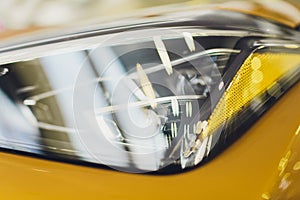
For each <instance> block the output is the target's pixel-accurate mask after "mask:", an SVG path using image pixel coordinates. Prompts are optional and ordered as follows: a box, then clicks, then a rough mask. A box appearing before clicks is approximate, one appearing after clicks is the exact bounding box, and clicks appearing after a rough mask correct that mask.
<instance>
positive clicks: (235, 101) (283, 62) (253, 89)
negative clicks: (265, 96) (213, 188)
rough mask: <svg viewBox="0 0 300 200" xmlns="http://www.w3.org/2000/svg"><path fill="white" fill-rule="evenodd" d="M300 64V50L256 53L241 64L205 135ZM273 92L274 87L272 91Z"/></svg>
mask: <svg viewBox="0 0 300 200" xmlns="http://www.w3.org/2000/svg"><path fill="white" fill-rule="evenodd" d="M299 67H300V54H283V53H253V54H251V55H250V56H249V57H248V58H247V59H246V61H245V62H244V64H243V65H242V66H241V68H240V69H239V71H238V72H237V74H236V75H235V76H234V78H233V80H232V82H231V84H230V85H229V87H228V88H227V89H226V91H225V93H224V95H223V96H222V97H221V99H220V101H219V103H218V104H217V106H216V108H215V109H214V111H213V113H212V115H211V116H210V118H209V120H208V127H207V129H206V130H205V131H204V132H203V134H202V137H203V138H205V137H207V136H208V135H211V134H213V133H214V131H215V130H216V129H218V128H219V127H220V126H221V125H222V124H223V123H225V122H226V121H227V120H229V119H230V118H231V117H233V116H234V115H235V114H236V113H238V112H239V111H241V110H242V109H243V107H245V106H247V105H248V104H249V103H250V101H252V100H253V99H255V97H257V96H259V95H260V94H262V93H264V92H267V91H268V90H271V88H273V89H274V87H276V84H278V83H277V81H278V80H280V78H281V77H283V76H284V75H286V74H287V73H289V72H291V71H293V70H295V69H297V68H299ZM270 93H271V91H270Z"/></svg>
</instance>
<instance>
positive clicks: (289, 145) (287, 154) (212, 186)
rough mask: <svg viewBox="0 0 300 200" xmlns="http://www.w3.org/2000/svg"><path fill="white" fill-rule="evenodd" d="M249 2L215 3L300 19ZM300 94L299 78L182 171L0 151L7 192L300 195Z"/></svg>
mask: <svg viewBox="0 0 300 200" xmlns="http://www.w3.org/2000/svg"><path fill="white" fill-rule="evenodd" d="M246 4H247V6H248V7H247V6H246V7H243V6H233V5H231V4H224V5H223V4H222V5H220V6H217V7H216V8H215V9H221V10H222V9H226V10H234V11H238V12H244V13H247V14H251V15H257V16H260V17H265V18H267V19H270V20H273V21H276V23H282V24H284V25H286V26H289V27H291V28H296V27H297V26H298V27H299V25H300V17H299V16H300V11H299V10H298V11H299V13H298V17H295V18H292V17H291V16H290V15H289V13H288V11H286V10H282V11H279V10H278V9H275V10H274V9H272V8H271V6H270V7H269V8H268V6H266V5H265V4H264V5H263V4H259V3H256V4H252V6H250V3H249V5H248V3H245V5H246ZM203 9H205V8H203ZM299 100H300V83H299V82H298V83H296V84H295V85H294V86H293V87H292V88H291V89H290V90H289V91H288V92H287V93H286V94H285V95H284V96H283V97H282V98H280V99H279V100H278V102H276V103H275V105H274V106H272V108H271V109H270V110H268V111H267V112H266V113H265V114H264V115H263V116H262V117H261V118H260V119H259V120H258V121H257V122H256V123H254V125H252V126H251V128H250V129H249V130H248V131H247V132H246V133H245V134H243V136H242V137H241V138H239V139H238V140H237V141H236V142H234V143H233V144H232V145H231V146H230V147H228V148H227V149H226V150H224V152H222V153H221V154H220V155H218V156H216V157H215V158H214V159H212V160H211V161H209V162H208V163H206V164H204V165H202V166H200V167H196V168H195V169H192V170H190V171H187V172H184V173H179V174H172V175H152V174H130V173H125V172H118V171H114V170H109V169H101V168H97V167H89V166H82V165H77V164H71V163H63V162H57V161H51V160H47V159H41V158H34V157H29V156H26V155H18V154H14V153H11V152H1V153H0V180H1V181H0V198H1V199H24V200H25V199H114V200H115V199H122V200H125V199H128V200H133V199H145V200H146V199H245V200H247V199H249V200H250V199H251V200H252V199H300V189H299V188H300V139H299V137H300V104H299Z"/></svg>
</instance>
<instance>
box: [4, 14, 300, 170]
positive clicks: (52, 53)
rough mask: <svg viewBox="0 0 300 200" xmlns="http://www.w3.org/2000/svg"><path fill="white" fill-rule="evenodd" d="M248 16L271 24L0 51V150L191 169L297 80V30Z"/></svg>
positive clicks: (146, 32) (140, 33)
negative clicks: (262, 26)
mask: <svg viewBox="0 0 300 200" xmlns="http://www.w3.org/2000/svg"><path fill="white" fill-rule="evenodd" d="M251 20H254V19H252V18H251ZM254 22H255V23H257V24H259V25H260V26H261V25H262V24H264V25H266V26H268V27H270V28H271V30H274V31H270V30H269V31H268V33H266V32H263V31H259V30H252V31H245V30H242V29H241V30H238V29H236V28H226V29H225V28H224V30H221V29H220V28H203V27H198V26H197V25H191V26H182V25H180V26H178V27H174V26H172V27H171V26H169V25H168V26H169V27H168V26H167V28H149V29H141V30H130V31H128V32H125V33H122V34H120V33H119V34H111V35H105V34H104V35H101V34H99V36H93V37H86V36H82V37H78V39H75V40H70V41H67V42H65V41H63V40H61V39H60V38H58V39H57V40H58V41H56V42H55V41H48V42H46V44H38V45H35V44H33V45H32V46H33V47H30V48H29V47H26V45H25V46H24V47H22V46H21V47H15V48H14V49H2V59H1V60H2V61H1V63H2V65H1V67H0V74H1V75H2V76H1V77H0V88H1V91H0V99H1V102H2V103H1V107H0V110H1V113H2V115H1V116H0V137H1V138H0V139H1V140H0V141H1V143H0V144H1V147H2V148H4V149H12V150H16V151H18V152H28V153H30V155H42V156H45V157H47V158H55V159H63V160H65V161H72V162H73V161H75V162H77V161H79V162H88V163H94V164H100V165H108V166H110V167H112V168H115V169H118V170H125V171H129V172H145V171H158V172H160V171H164V169H166V168H168V170H167V171H168V172H174V170H175V171H176V170H181V169H185V168H190V167H194V166H197V165H198V164H199V163H200V162H201V161H204V160H209V159H210V158H212V157H213V156H215V155H217V154H219V153H220V151H221V150H223V149H224V148H225V147H226V146H228V145H229V144H230V143H231V142H232V141H234V140H235V139H236V138H238V137H239V136H240V135H241V134H242V133H244V132H245V130H247V128H249V127H250V126H251V125H252V124H253V123H254V122H255V121H256V120H257V119H258V118H259V117H260V116H261V115H262V114H263V113H264V112H265V111H266V110H267V109H268V108H269V107H270V106H271V105H272V104H273V103H274V102H275V101H276V100H277V99H278V98H279V97H280V96H281V95H282V94H284V93H285V92H286V91H287V90H288V89H289V88H290V87H291V86H292V85H293V84H294V83H296V82H297V81H298V80H299V78H300V54H299V53H300V48H299V47H300V46H299V44H300V43H299V41H297V39H296V38H299V34H298V33H296V32H293V31H292V30H289V29H286V30H285V29H284V28H282V27H280V28H279V27H277V26H275V25H272V24H271V23H269V22H261V21H254ZM281 29H284V31H285V33H284V31H282V34H281ZM286 32H289V33H288V34H287V33H286ZM286 34H287V36H285V35H286ZM85 37H86V38H85ZM171 169H172V170H171Z"/></svg>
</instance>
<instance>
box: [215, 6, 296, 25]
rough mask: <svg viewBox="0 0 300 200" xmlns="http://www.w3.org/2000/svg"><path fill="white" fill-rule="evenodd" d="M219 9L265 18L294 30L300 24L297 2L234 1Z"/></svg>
mask: <svg viewBox="0 0 300 200" xmlns="http://www.w3.org/2000/svg"><path fill="white" fill-rule="evenodd" d="M217 7H218V8H219V9H222V10H231V11H237V12H242V13H246V14H250V15H254V16H259V17H263V18H266V19H270V20H273V21H275V22H278V23H281V24H284V25H286V26H289V27H292V28H294V27H297V26H298V25H299V24H300V9H299V4H298V3H296V1H295V2H294V3H289V2H287V1H280V0H269V1H261V0H253V1H232V2H228V3H224V4H221V5H219V6H217Z"/></svg>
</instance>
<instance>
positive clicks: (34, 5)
mask: <svg viewBox="0 0 300 200" xmlns="http://www.w3.org/2000/svg"><path fill="white" fill-rule="evenodd" d="M226 1H229V0H157V1H152V0H0V31H4V30H11V29H24V28H28V27H37V26H38V27H40V26H55V25H62V24H76V23H80V22H82V21H87V20H91V19H94V20H96V19H103V18H106V19H107V18H111V17H112V16H120V15H121V16H122V15H130V14H132V13H135V12H137V11H139V10H141V8H149V7H155V6H160V7H162V8H161V9H160V10H163V9H164V7H172V6H176V4H177V6H178V4H187V5H194V4H197V5H198V4H207V3H219V2H226ZM274 1H278V0H259V1H258V2H268V3H270V5H272V2H274ZM292 1H295V2H299V1H300V0H292ZM170 4H173V5H170ZM174 4H175V5H174Z"/></svg>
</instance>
